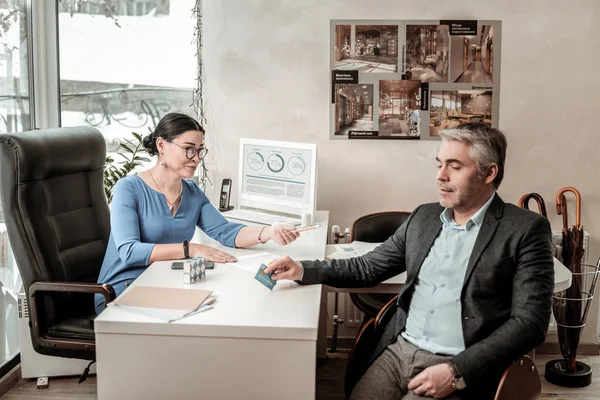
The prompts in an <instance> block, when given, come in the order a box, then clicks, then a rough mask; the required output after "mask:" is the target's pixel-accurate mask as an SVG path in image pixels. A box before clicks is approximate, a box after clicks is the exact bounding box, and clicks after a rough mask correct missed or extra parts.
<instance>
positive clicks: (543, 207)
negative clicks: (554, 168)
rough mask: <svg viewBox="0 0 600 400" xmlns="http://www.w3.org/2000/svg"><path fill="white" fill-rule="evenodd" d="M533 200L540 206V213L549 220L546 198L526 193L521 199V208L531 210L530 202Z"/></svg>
mask: <svg viewBox="0 0 600 400" xmlns="http://www.w3.org/2000/svg"><path fill="white" fill-rule="evenodd" d="M531 199H533V200H535V202H536V203H537V205H538V212H539V213H540V214H542V215H543V216H544V217H546V218H548V214H547V213H546V203H544V198H543V197H542V196H541V195H539V194H537V193H525V194H524V195H523V196H522V197H521V198H520V199H519V207H521V208H524V209H526V210H529V201H530V200H531Z"/></svg>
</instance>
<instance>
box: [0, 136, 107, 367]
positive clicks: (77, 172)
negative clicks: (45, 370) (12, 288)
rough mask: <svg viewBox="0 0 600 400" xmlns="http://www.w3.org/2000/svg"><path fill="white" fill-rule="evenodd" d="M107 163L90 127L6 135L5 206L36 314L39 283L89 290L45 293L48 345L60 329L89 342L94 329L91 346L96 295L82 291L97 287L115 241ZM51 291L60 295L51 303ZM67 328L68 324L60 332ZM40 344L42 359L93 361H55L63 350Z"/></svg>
mask: <svg viewBox="0 0 600 400" xmlns="http://www.w3.org/2000/svg"><path fill="white" fill-rule="evenodd" d="M105 159H106V142H105V140H104V138H103V136H102V134H101V133H100V132H99V131H98V130H96V129H94V128H91V127H76V128H59V129H50V130H45V131H31V132H23V133H18V134H11V135H0V194H1V200H2V205H3V208H4V216H5V220H6V225H7V230H8V236H9V240H10V244H11V246H12V249H13V253H14V256H15V260H16V262H17V266H18V268H19V272H20V273H21V277H22V279H23V284H24V286H25V289H26V293H28V304H29V308H30V312H31V309H32V308H35V307H34V304H33V302H32V299H31V293H32V291H33V289H32V288H33V287H34V286H35V285H36V283H43V282H73V283H90V285H88V286H85V285H79V287H78V288H75V289H74V290H66V289H65V287H64V284H63V286H61V288H59V289H56V288H50V289H48V288H46V289H44V290H42V292H44V295H43V296H42V293H40V296H39V297H43V311H40V312H38V313H37V314H38V315H37V321H33V324H34V325H37V326H35V327H32V330H33V328H36V329H37V330H38V331H39V332H38V333H39V334H38V335H37V336H41V337H45V338H46V339H48V337H49V336H52V330H53V329H54V331H55V333H56V336H58V337H69V335H70V334H72V335H74V337H75V338H78V339H90V337H89V328H90V327H91V328H92V331H91V334H92V337H91V339H92V340H93V325H92V323H91V321H90V320H89V318H91V317H90V316H91V315H93V312H94V307H93V296H92V294H90V293H92V292H94V291H96V292H98V290H97V288H96V290H92V291H89V290H87V289H86V290H84V288H88V289H89V287H92V286H94V285H96V284H95V282H96V280H97V278H98V274H99V272H100V267H101V265H102V261H103V258H104V253H105V251H106V247H107V244H108V238H109V234H110V216H109V208H108V203H107V201H106V195H105V193H104V178H103V172H104V164H105ZM55 286H56V285H55ZM59 286H60V285H59ZM75 286H76V285H75ZM48 291H50V292H54V293H52V295H51V296H47V295H46V294H47V292H48ZM56 291H58V292H61V293H56ZM73 292H79V293H77V294H73ZM81 292H87V293H88V294H85V295H83V294H81ZM37 300H38V302H39V301H40V298H38V299H37ZM32 318H33V316H32ZM65 321H70V323H67V326H64V328H65V329H66V330H65V331H62V330H61V324H62V323H64V322H65ZM86 321H88V322H86ZM82 324H83V325H82ZM49 332H50V333H49ZM86 332H87V333H86ZM32 333H33V332H32ZM78 335H79V336H78ZM34 336H35V335H34ZM39 339H40V337H37V338H35V337H34V347H35V348H36V350H37V351H38V352H41V353H43V354H54V355H61V356H63V357H76V358H86V359H93V356H94V355H93V352H94V346H91V348H90V347H89V346H88V348H87V350H86V348H85V346H84V347H82V348H80V349H78V350H76V349H74V348H73V347H70V348H66V349H64V348H63V349H62V352H58V353H57V349H58V350H60V347H61V346H56V344H52V343H50V342H47V343H45V346H43V345H40V340H39ZM92 344H93V342H92ZM52 348H54V350H53V349H52Z"/></svg>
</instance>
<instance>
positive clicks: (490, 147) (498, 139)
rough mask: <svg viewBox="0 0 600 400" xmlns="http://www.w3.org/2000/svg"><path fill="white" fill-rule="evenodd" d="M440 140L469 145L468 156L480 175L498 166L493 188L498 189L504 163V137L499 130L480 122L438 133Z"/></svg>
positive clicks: (505, 144) (505, 143)
mask: <svg viewBox="0 0 600 400" xmlns="http://www.w3.org/2000/svg"><path fill="white" fill-rule="evenodd" d="M440 136H441V137H442V140H456V141H458V142H462V143H465V144H467V145H470V147H471V149H470V155H471V158H472V159H473V160H475V163H477V169H478V170H479V173H480V174H482V175H483V174H485V171H486V170H487V169H488V167H489V166H490V165H492V164H496V165H498V175H496V178H495V179H494V187H495V188H496V189H498V187H499V186H500V183H501V182H502V179H503V178H504V162H505V160H506V147H507V142H506V136H504V134H503V133H502V132H501V131H500V130H499V129H495V128H491V127H490V126H489V125H486V124H483V123H480V122H471V123H466V124H461V125H459V126H457V127H456V128H452V129H446V130H443V131H440Z"/></svg>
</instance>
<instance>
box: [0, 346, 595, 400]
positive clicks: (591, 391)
mask: <svg viewBox="0 0 600 400" xmlns="http://www.w3.org/2000/svg"><path fill="white" fill-rule="evenodd" d="M554 358H558V357H557V356H552V355H546V354H542V355H536V359H535V363H536V365H537V366H538V370H539V371H540V372H541V374H542V375H543V373H544V366H545V364H546V362H547V361H549V360H552V359H554ZM580 361H582V362H585V363H586V364H588V365H590V366H591V367H592V369H593V370H595V371H600V356H590V357H585V356H582V357H581V358H580ZM345 365H346V358H345V355H344V354H338V355H333V356H331V357H330V358H329V359H327V360H326V361H324V362H322V363H319V366H318V367H317V394H316V399H317V400H344V394H343V393H344V391H343V390H344V389H343V388H344V386H343V382H344V368H345ZM77 380H78V377H72V378H51V379H50V387H49V388H47V389H37V387H36V381H35V380H25V379H23V380H21V381H20V382H19V383H17V385H16V386H14V387H13V388H12V389H11V390H10V391H9V392H8V393H6V394H5V395H4V396H2V400H36V399H44V400H63V399H69V400H72V399H77V400H95V399H96V398H97V397H96V377H95V376H90V377H89V378H88V379H87V381H85V382H84V383H82V384H77ZM540 399H542V400H550V399H552V400H592V399H594V400H596V399H598V400H600V376H595V377H594V378H593V379H592V384H591V385H590V386H588V387H586V388H581V389H569V388H563V387H559V386H555V385H552V384H550V383H548V382H546V380H545V379H544V377H543V376H542V397H541V398H540Z"/></svg>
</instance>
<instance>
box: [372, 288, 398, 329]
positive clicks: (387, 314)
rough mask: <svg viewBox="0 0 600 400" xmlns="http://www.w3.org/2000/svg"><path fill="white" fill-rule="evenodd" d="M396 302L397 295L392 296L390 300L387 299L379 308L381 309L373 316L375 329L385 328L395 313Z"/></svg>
mask: <svg viewBox="0 0 600 400" xmlns="http://www.w3.org/2000/svg"><path fill="white" fill-rule="evenodd" d="M397 302H398V296H394V297H393V298H392V299H391V300H390V301H388V303H387V304H386V305H385V306H383V307H382V308H381V310H380V311H379V313H378V314H377V316H376V317H375V329H385V327H386V326H387V324H388V323H389V322H390V320H391V319H392V317H393V316H394V314H396V311H397V308H396V303H397Z"/></svg>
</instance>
